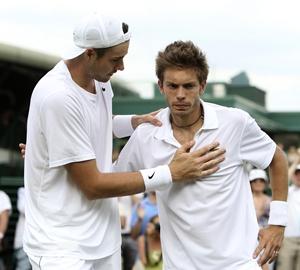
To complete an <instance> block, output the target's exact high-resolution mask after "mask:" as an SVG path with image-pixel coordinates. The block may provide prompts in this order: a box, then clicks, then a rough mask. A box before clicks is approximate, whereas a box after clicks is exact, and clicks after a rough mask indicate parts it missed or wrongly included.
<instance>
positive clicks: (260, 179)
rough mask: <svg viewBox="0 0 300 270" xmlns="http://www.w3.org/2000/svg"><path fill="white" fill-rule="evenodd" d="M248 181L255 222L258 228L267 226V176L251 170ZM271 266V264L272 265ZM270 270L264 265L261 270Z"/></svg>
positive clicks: (268, 208)
mask: <svg viewBox="0 0 300 270" xmlns="http://www.w3.org/2000/svg"><path fill="white" fill-rule="evenodd" d="M249 180H250V185H251V190H252V196H253V201H254V207H255V212H256V217H257V222H258V225H259V227H260V228H264V227H267V226H268V220H269V213H270V203H271V197H270V196H268V195H266V194H265V193H264V192H265V190H266V187H267V184H268V176H267V174H266V172H265V171H264V170H261V169H252V170H251V171H250V174H249ZM272 264H273V263H272ZM269 266H270V269H272V267H273V266H271V265H268V264H265V265H263V266H262V269H263V270H268V269H269Z"/></svg>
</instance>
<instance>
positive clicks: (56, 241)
mask: <svg viewBox="0 0 300 270" xmlns="http://www.w3.org/2000/svg"><path fill="white" fill-rule="evenodd" d="M95 85H96V94H91V93H89V92H87V91H85V90H84V89H82V88H80V87H79V86H78V85H77V84H75V82H74V81H73V80H72V78H71V75H70V73H69V70H68V68H67V67H66V65H65V63H64V62H63V61H61V62H59V63H58V64H57V65H56V66H55V67H54V68H53V69H52V70H51V71H50V72H49V73H47V74H46V75H45V76H44V77H43V78H42V79H41V80H40V81H39V83H38V84H37V86H36V87H35V89H34V91H33V94H32V97H31V102H30V111H29V116H28V125H27V141H26V143H27V146H26V156H25V197H26V206H25V215H26V221H25V232H24V250H25V251H26V252H27V253H28V254H29V255H34V256H69V257H77V258H81V259H100V258H103V257H106V256H109V255H111V254H113V253H114V252H115V251H116V250H118V249H119V248H120V244H121V236H120V222H119V214H118V204H117V199H116V198H110V199H99V200H88V199H87V198H86V197H85V195H84V194H83V193H82V191H81V190H80V189H79V188H78V186H77V185H75V183H74V182H73V181H72V180H71V179H70V178H69V176H68V174H67V171H66V169H65V167H64V165H66V164H68V163H72V162H80V161H85V160H91V159H96V163H97V167H98V169H99V170H100V171H101V172H110V171H111V161H112V97H113V93H112V89H111V85H110V83H109V82H108V83H99V82H96V81H95Z"/></svg>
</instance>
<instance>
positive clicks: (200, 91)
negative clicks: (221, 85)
mask: <svg viewBox="0 0 300 270" xmlns="http://www.w3.org/2000/svg"><path fill="white" fill-rule="evenodd" d="M205 88H206V81H205V82H202V83H201V84H200V90H199V95H200V96H202V95H203V94H204V92H205Z"/></svg>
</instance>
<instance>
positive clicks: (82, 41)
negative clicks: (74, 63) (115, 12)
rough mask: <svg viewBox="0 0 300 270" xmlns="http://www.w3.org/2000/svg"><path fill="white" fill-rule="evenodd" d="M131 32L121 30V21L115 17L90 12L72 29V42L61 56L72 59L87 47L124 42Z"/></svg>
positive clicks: (107, 45)
mask: <svg viewBox="0 0 300 270" xmlns="http://www.w3.org/2000/svg"><path fill="white" fill-rule="evenodd" d="M130 36H131V33H130V32H129V31H128V32H126V33H124V32H123V28H122V22H121V21H119V20H118V19H117V18H114V17H111V16H107V15H100V14H92V15H90V16H87V17H85V18H83V19H82V20H81V21H80V22H79V24H77V26H76V27H75V28H74V30H73V44H72V47H71V48H69V49H68V50H67V51H66V52H65V53H63V55H62V58H63V59H65V60H67V59H73V58H75V57H77V56H79V55H81V54H82V53H84V52H85V50H86V49H88V48H94V49H96V48H109V47H113V46H116V45H119V44H121V43H123V42H126V41H128V40H129V39H130Z"/></svg>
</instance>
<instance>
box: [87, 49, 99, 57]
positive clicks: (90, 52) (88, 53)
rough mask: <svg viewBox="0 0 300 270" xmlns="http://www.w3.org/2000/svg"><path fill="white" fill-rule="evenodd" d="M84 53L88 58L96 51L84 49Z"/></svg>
mask: <svg viewBox="0 0 300 270" xmlns="http://www.w3.org/2000/svg"><path fill="white" fill-rule="evenodd" d="M85 54H86V55H87V56H88V57H89V58H90V57H93V56H95V55H96V51H95V50H94V49H86V51H85Z"/></svg>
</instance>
